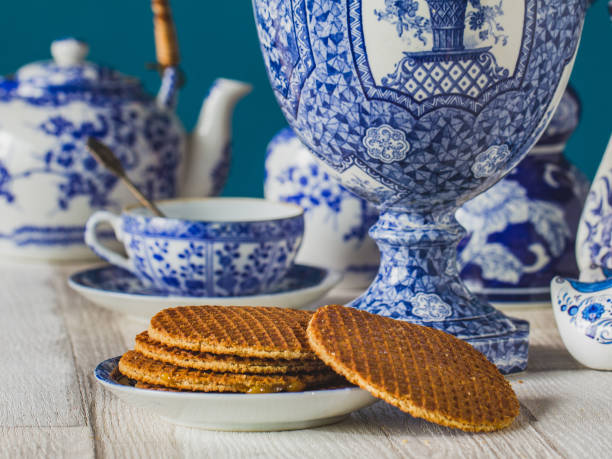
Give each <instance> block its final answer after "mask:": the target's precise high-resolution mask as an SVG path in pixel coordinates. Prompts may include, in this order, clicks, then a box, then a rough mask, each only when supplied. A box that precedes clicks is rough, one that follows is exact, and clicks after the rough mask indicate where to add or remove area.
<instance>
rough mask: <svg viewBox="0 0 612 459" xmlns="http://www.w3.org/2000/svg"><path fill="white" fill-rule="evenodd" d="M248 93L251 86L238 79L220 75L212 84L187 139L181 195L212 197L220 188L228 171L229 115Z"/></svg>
mask: <svg viewBox="0 0 612 459" xmlns="http://www.w3.org/2000/svg"><path fill="white" fill-rule="evenodd" d="M249 92H251V85H249V84H247V83H242V82H240V81H235V80H228V79H225V78H219V79H218V80H216V81H215V82H214V83H213V86H212V87H211V89H210V92H209V94H208V97H206V99H205V100H204V102H203V104H202V109H201V110H200V116H199V118H198V122H197V124H196V127H195V129H194V130H193V132H192V133H191V135H190V136H189V139H188V145H187V161H186V164H187V167H186V174H185V177H184V180H183V187H182V192H181V194H182V195H183V196H185V197H197V196H214V195H217V194H219V192H220V191H221V188H222V187H223V185H224V184H225V181H226V180H227V176H228V172H229V161H230V147H231V132H232V115H233V113H234V108H235V106H236V104H237V103H238V101H239V100H240V99H242V98H243V97H244V96H246V95H247V94H248V93H249Z"/></svg>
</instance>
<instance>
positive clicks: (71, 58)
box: [51, 38, 89, 67]
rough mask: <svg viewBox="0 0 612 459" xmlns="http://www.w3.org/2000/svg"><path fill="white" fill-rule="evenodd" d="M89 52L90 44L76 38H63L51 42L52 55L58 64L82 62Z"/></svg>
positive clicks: (67, 64)
mask: <svg viewBox="0 0 612 459" xmlns="http://www.w3.org/2000/svg"><path fill="white" fill-rule="evenodd" d="M87 54H89V45H88V44H87V43H85V42H84V41H81V40H77V39H76V38H62V39H59V40H54V41H53V42H52V43H51V55H52V56H53V60H54V61H55V63H56V64H57V65H60V66H65V67H69V66H74V65H78V64H80V63H82V62H83V61H84V60H85V58H86V57H87Z"/></svg>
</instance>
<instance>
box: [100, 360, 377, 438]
mask: <svg viewBox="0 0 612 459" xmlns="http://www.w3.org/2000/svg"><path fill="white" fill-rule="evenodd" d="M119 358H120V357H115V358H112V359H108V360H105V361H104V362H102V363H100V364H99V365H98V366H97V367H96V369H95V371H94V376H95V377H96V379H97V380H98V382H100V383H101V384H102V385H103V386H104V387H105V388H106V389H108V390H110V391H111V392H112V393H113V394H115V395H116V396H117V397H119V398H120V399H121V400H123V401H125V402H127V403H129V404H131V405H134V406H137V407H139V408H144V409H148V410H151V411H153V412H154V413H155V414H157V415H159V416H161V417H162V418H164V419H166V420H167V421H169V422H172V423H174V424H179V425H184V426H189V427H196V428H199V429H206V430H231V431H250V432H256V431H276V430H296V429H307V428H311V427H317V426H322V425H326V424H332V423H334V422H338V421H341V420H342V419H344V418H346V417H347V416H348V415H349V414H350V413H352V412H353V411H356V410H359V409H361V408H365V407H366V406H369V405H371V404H373V403H374V402H376V401H378V399H376V398H375V397H373V396H372V395H370V394H369V393H368V392H366V391H365V390H363V389H359V388H356V387H351V388H345V389H331V390H314V391H305V392H283V393H278V394H223V393H204V392H166V391H158V390H148V389H136V388H135V387H132V386H129V385H125V384H121V383H120V382H118V381H116V380H115V379H114V378H113V377H112V375H113V372H114V370H115V369H116V368H117V363H118V362H119Z"/></svg>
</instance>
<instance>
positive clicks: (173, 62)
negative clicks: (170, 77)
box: [151, 0, 180, 69]
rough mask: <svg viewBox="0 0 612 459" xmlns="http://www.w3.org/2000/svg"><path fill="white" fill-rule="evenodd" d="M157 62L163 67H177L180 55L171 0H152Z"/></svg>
mask: <svg viewBox="0 0 612 459" xmlns="http://www.w3.org/2000/svg"><path fill="white" fill-rule="evenodd" d="M151 9H152V10H153V26H154V30H155V49H156V52H157V62H158V64H159V65H160V66H161V67H162V68H164V69H165V68H167V67H176V66H178V64H179V60H180V56H179V49H178V40H177V38H176V28H175V27H174V21H173V20H172V11H171V10H170V2H169V0H151Z"/></svg>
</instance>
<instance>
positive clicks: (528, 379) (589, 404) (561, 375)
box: [511, 309, 612, 457]
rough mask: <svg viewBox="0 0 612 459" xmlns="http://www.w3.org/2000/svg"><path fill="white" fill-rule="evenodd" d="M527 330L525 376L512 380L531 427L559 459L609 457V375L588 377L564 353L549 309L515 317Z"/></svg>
mask: <svg viewBox="0 0 612 459" xmlns="http://www.w3.org/2000/svg"><path fill="white" fill-rule="evenodd" d="M515 315H518V316H520V317H521V318H526V319H527V320H529V321H530V323H531V326H532V333H531V341H530V342H531V350H530V358H529V366H528V369H527V370H528V371H527V372H526V373H524V374H523V375H517V376H514V377H512V378H511V379H512V380H513V381H518V380H521V381H523V384H516V383H515V384H514V388H515V390H516V392H517V395H518V397H519V400H521V403H523V404H524V405H525V406H526V407H527V408H528V409H529V411H530V412H531V413H532V414H533V416H534V418H535V422H534V423H533V427H534V428H535V429H536V431H537V432H538V433H539V434H540V435H541V436H542V437H544V438H546V439H547V442H548V443H549V444H550V445H552V447H553V448H554V449H555V450H556V451H558V452H559V454H561V455H562V456H564V457H580V456H584V455H585V454H587V452H588V455H589V456H592V457H609V456H610V451H612V435H610V432H612V416H610V410H611V408H612V391H611V390H610V387H612V372H606V371H594V370H590V369H588V368H585V367H583V366H582V365H580V364H579V363H578V362H576V361H575V360H574V359H573V358H572V357H571V355H570V354H569V353H568V352H567V350H566V349H565V346H564V345H563V342H562V340H561V337H560V336H559V333H558V331H557V327H556V324H555V320H554V317H553V312H552V309H541V310H532V311H521V312H519V313H517V314H515Z"/></svg>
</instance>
